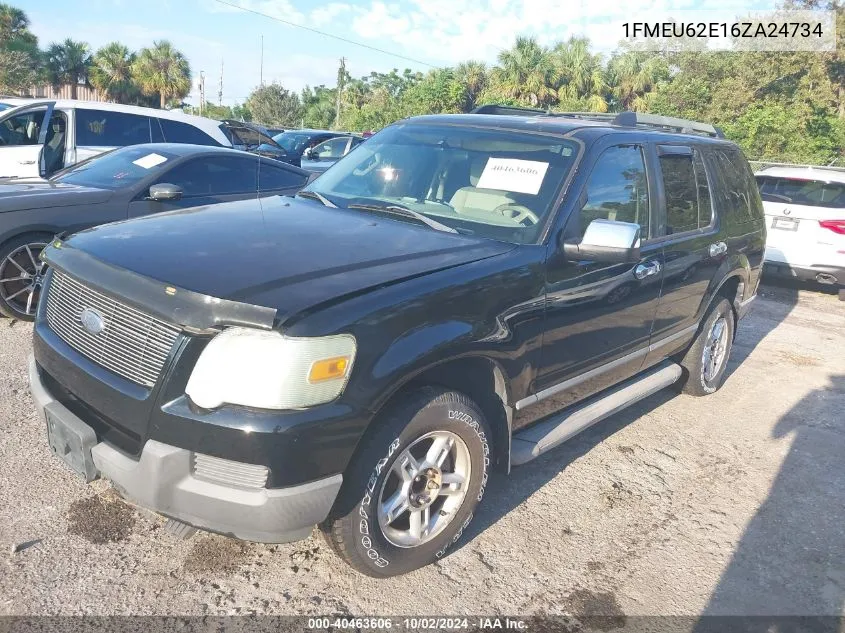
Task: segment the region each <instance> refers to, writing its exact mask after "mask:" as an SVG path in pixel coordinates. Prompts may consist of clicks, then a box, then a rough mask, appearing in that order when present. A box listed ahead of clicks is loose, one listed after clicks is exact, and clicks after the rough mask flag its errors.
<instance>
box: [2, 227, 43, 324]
mask: <svg viewBox="0 0 845 633" xmlns="http://www.w3.org/2000/svg"><path fill="white" fill-rule="evenodd" d="M52 239H53V236H52V235H50V234H47V233H29V234H27V235H19V236H18V237H16V238H14V239H11V240H9V241H8V242H6V243H5V244H3V245H2V246H0V314H3V315H4V316H7V317H10V318H12V319H19V320H21V321H32V320H33V319H34V318H35V310H36V308H37V307H38V299H39V298H40V295H41V284H42V281H43V277H44V273H45V272H46V269H47V266H46V265H45V264H43V263H42V262H41V261H40V260H39V259H38V254H39V253H40V252H41V251H42V250H43V249H44V247H45V246H47V244H49V243H50V240H52Z"/></svg>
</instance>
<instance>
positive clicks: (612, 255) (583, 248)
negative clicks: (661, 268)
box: [563, 220, 640, 264]
mask: <svg viewBox="0 0 845 633" xmlns="http://www.w3.org/2000/svg"><path fill="white" fill-rule="evenodd" d="M563 252H564V254H565V255H566V257H567V259H569V260H573V261H575V260H591V261H595V262H602V263H608V264H633V263H636V262H638V261H639V260H640V225H639V224H634V223H633V222H617V221H615V220H593V221H592V222H590V225H589V226H588V227H587V231H586V232H585V233H584V237H583V238H582V239H581V241H580V242H578V243H575V242H564V243H563Z"/></svg>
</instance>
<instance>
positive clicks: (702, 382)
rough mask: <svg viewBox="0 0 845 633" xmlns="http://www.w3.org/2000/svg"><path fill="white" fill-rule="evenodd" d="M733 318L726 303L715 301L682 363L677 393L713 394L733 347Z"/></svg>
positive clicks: (721, 381)
mask: <svg viewBox="0 0 845 633" xmlns="http://www.w3.org/2000/svg"><path fill="white" fill-rule="evenodd" d="M735 331H736V318H735V316H734V311H733V308H732V307H731V304H730V301H728V300H727V299H725V298H724V297H722V298H720V299H718V300H717V301H716V302H715V303H713V305H711V306H710V309H709V310H708V311H707V314H706V315H705V317H704V321H703V322H702V324H701V329H700V330H699V331H698V334H697V335H696V337H695V340H694V341H693V343H692V345H691V346H690V348H689V350H687V353H686V355H685V356H684V358H683V360H681V367H683V368H684V376H683V378H682V379H681V380H682V382H681V383H680V385H681V390H682V391H683V392H684V393H687V394H689V395H691V396H707V395H710V394H711V393H715V392H716V391H718V390H719V388H720V387H721V386H722V383H723V382H724V380H725V370H726V369H727V366H728V360H729V359H730V355H731V349H732V348H733V340H734V332H735Z"/></svg>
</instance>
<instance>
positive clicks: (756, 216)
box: [709, 148, 763, 225]
mask: <svg viewBox="0 0 845 633" xmlns="http://www.w3.org/2000/svg"><path fill="white" fill-rule="evenodd" d="M709 159H710V160H709V162H710V166H711V167H712V168H713V169H712V172H713V174H714V175H715V178H716V183H717V186H716V189H715V191H713V192H712V194H713V198H714V200H715V202H716V204H717V205H718V208H719V210H720V211H721V215H722V217H723V219H724V220H725V222H727V223H728V224H729V225H730V224H744V223H746V222H753V221H756V220H761V219H762V218H763V202H762V200H761V199H760V191H759V190H758V188H757V181H756V180H755V179H754V174H753V172H752V171H751V167H750V166H749V164H748V161H747V160H745V157H744V156H743V155H742V153H741V152H740V151H739V150H734V149H722V148H720V149H716V150H713V151H712V152H711V153H710V156H709Z"/></svg>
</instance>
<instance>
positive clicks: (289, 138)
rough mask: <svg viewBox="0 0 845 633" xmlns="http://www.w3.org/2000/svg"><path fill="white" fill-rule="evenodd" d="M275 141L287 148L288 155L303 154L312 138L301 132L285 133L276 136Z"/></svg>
mask: <svg viewBox="0 0 845 633" xmlns="http://www.w3.org/2000/svg"><path fill="white" fill-rule="evenodd" d="M273 140H274V141H276V142H277V143H278V144H279V145H281V146H282V147H283V148H285V151H286V152H287V153H288V154H301V153H302V151H303V150H304V149H305V148H306V147H307V146H308V143H309V141H310V140H311V137H310V136H309V135H308V134H303V133H301V132H283V133H282V134H279V135H277V136H274V137H273Z"/></svg>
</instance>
